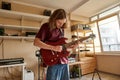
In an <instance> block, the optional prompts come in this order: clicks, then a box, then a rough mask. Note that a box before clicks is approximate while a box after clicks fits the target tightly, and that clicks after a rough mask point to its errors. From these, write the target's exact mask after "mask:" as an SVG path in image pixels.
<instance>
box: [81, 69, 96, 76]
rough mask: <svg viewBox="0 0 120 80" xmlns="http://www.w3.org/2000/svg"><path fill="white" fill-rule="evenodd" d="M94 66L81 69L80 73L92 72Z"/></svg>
mask: <svg viewBox="0 0 120 80" xmlns="http://www.w3.org/2000/svg"><path fill="white" fill-rule="evenodd" d="M94 70H95V68H87V69H82V70H81V72H82V75H84V74H88V73H92V72H94Z"/></svg>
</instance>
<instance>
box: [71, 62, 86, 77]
mask: <svg viewBox="0 0 120 80" xmlns="http://www.w3.org/2000/svg"><path fill="white" fill-rule="evenodd" d="M83 63H84V62H81V61H79V62H71V63H69V66H73V65H78V67H79V78H81V76H82V75H81V69H80V64H83Z"/></svg>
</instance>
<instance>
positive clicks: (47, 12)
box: [43, 10, 51, 16]
mask: <svg viewBox="0 0 120 80" xmlns="http://www.w3.org/2000/svg"><path fill="white" fill-rule="evenodd" d="M43 15H45V16H50V15H51V10H44V12H43Z"/></svg>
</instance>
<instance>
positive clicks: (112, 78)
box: [70, 72, 120, 80]
mask: <svg viewBox="0 0 120 80" xmlns="http://www.w3.org/2000/svg"><path fill="white" fill-rule="evenodd" d="M99 74H100V77H101V80H120V76H117V75H112V74H107V73H102V72H99ZM92 76H93V74H87V75H84V76H82V77H81V78H74V79H73V78H72V79H70V80H92ZM94 80H100V79H99V77H98V75H97V74H95V77H94Z"/></svg>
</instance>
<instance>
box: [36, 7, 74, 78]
mask: <svg viewBox="0 0 120 80" xmlns="http://www.w3.org/2000/svg"><path fill="white" fill-rule="evenodd" d="M66 22H67V18H66V12H65V11H64V9H57V10H55V11H54V12H53V14H52V15H51V16H50V18H49V21H48V22H47V23H44V24H43V25H42V26H41V28H40V30H39V32H38V33H37V35H36V38H35V40H34V45H35V46H37V47H39V48H41V49H44V50H49V51H53V54H54V52H55V54H57V53H56V52H58V53H59V52H63V45H49V44H47V43H46V42H52V43H54V42H57V41H59V40H60V39H61V38H63V37H64V28H66V26H67V25H66ZM71 47H72V48H73V47H76V45H72V46H71ZM40 53H41V51H40ZM41 54H46V55H47V53H41ZM53 54H52V53H51V54H49V55H48V56H51V55H53ZM63 54H66V53H64V52H63ZM43 61H44V60H43ZM56 61H57V62H56V63H55V64H54V65H47V64H46V65H47V66H48V68H47V75H46V80H69V68H68V58H67V56H63V57H59V58H58V57H57V58H56ZM51 62H52V60H51Z"/></svg>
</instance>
